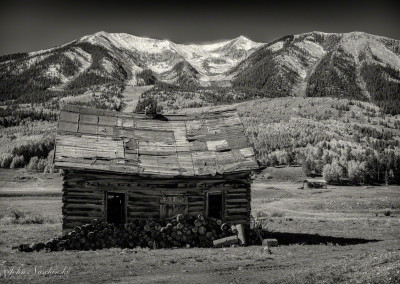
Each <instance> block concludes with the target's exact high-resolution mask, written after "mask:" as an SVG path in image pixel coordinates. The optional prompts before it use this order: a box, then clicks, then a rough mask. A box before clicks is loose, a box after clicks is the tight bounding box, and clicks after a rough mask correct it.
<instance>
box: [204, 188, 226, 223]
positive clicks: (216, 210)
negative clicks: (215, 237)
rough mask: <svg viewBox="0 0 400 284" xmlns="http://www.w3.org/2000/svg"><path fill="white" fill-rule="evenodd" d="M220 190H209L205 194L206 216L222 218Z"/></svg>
mask: <svg viewBox="0 0 400 284" xmlns="http://www.w3.org/2000/svg"><path fill="white" fill-rule="evenodd" d="M222 200H223V199H222V192H209V193H208V194H207V216H208V217H213V218H217V219H221V220H222V219H223V203H222Z"/></svg>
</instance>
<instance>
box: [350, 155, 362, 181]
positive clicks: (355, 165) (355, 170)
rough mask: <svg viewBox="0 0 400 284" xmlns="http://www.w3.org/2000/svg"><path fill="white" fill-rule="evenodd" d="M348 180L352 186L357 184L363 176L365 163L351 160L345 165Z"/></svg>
mask: <svg viewBox="0 0 400 284" xmlns="http://www.w3.org/2000/svg"><path fill="white" fill-rule="evenodd" d="M347 173H348V176H349V180H350V181H351V182H352V183H354V184H359V183H360V182H361V181H362V180H363V179H364V176H365V162H362V163H360V162H357V161H354V160H351V161H349V162H348V164H347Z"/></svg>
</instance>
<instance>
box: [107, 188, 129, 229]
mask: <svg viewBox="0 0 400 284" xmlns="http://www.w3.org/2000/svg"><path fill="white" fill-rule="evenodd" d="M125 212H126V210H125V193H115V192H108V193H107V222H109V223H113V224H124V223H125V222H126V214H125Z"/></svg>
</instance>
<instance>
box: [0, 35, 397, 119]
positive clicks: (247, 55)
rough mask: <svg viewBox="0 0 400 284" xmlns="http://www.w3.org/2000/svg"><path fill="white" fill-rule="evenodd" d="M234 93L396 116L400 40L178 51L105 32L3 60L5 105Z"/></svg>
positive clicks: (0, 91) (316, 39) (360, 38)
mask: <svg viewBox="0 0 400 284" xmlns="http://www.w3.org/2000/svg"><path fill="white" fill-rule="evenodd" d="M144 70H146V71H147V72H151V74H152V76H154V79H155V80H158V81H162V82H166V83H170V84H176V85H180V86H197V87H212V86H223V87H226V86H230V87H233V88H240V89H243V88H248V89H256V90H261V91H262V92H263V93H265V94H267V95H268V96H334V97H343V98H355V99H360V100H370V101H372V102H375V103H377V104H381V106H382V107H385V108H388V110H387V111H388V112H393V110H392V108H393V103H394V104H395V106H396V107H397V106H398V103H397V102H398V101H400V100H399V99H400V41H399V40H394V39H389V38H386V37H381V36H375V35H371V34H367V33H363V32H351V33H323V32H310V33H304V34H299V35H289V36H284V37H282V38H280V39H277V40H274V41H272V42H269V43H258V42H254V41H251V40H250V39H248V38H246V37H244V36H240V37H237V38H235V39H232V40H225V41H221V42H217V43H211V44H177V43H174V42H171V41H169V40H158V39H150V38H144V37H137V36H133V35H129V34H125V33H107V32H98V33H95V34H93V35H88V36H84V37H82V38H80V39H77V40H74V41H72V42H69V43H66V44H64V45H61V46H58V47H54V48H51V49H47V50H41V51H36V52H29V53H17V54H11V55H3V56H1V57H0V80H1V87H0V101H3V102H4V101H8V100H16V101H20V102H23V101H26V100H27V98H28V100H30V99H32V100H33V101H46V100H49V99H51V98H52V97H54V96H60V95H66V94H67V95H76V94H81V93H84V92H85V91H87V90H88V89H91V88H92V89H96V90H100V91H101V90H102V89H101V88H100V87H99V86H103V87H102V88H103V90H104V88H106V87H104V86H110V85H113V86H120V88H121V89H123V88H124V86H126V85H127V84H128V85H138V84H145V83H146V82H145V81H146V80H144V79H143V76H142V74H143V71H144Z"/></svg>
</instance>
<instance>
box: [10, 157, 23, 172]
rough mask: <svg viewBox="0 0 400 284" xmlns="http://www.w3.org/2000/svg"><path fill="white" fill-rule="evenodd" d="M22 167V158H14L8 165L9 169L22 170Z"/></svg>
mask: <svg viewBox="0 0 400 284" xmlns="http://www.w3.org/2000/svg"><path fill="white" fill-rule="evenodd" d="M23 166H25V158H24V156H22V155H21V156H14V158H13V160H12V162H11V165H10V169H16V168H22V167H23Z"/></svg>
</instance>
